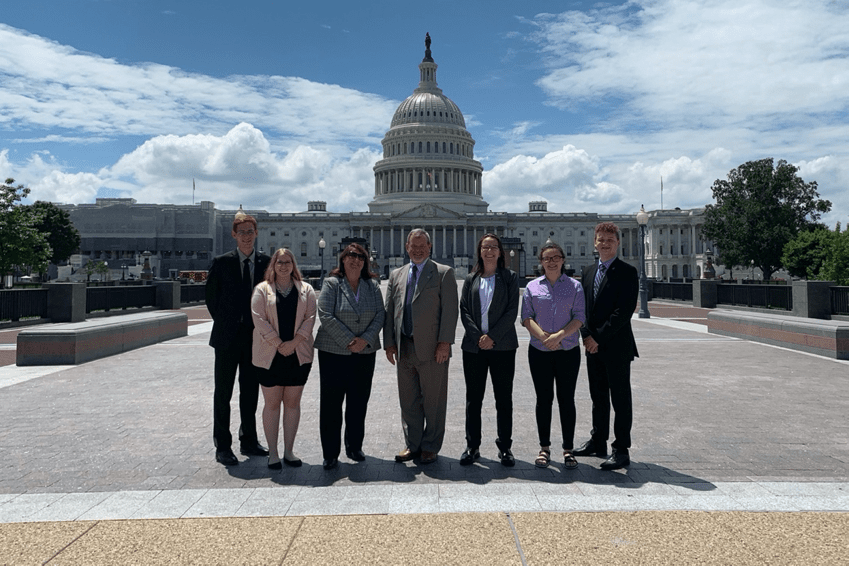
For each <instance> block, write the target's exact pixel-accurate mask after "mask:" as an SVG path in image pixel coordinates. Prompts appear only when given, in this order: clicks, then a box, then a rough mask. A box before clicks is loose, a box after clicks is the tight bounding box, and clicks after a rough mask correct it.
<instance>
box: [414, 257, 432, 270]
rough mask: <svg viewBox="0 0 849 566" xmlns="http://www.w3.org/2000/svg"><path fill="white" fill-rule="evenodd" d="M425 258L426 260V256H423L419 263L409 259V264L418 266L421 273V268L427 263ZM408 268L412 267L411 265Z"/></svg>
mask: <svg viewBox="0 0 849 566" xmlns="http://www.w3.org/2000/svg"><path fill="white" fill-rule="evenodd" d="M427 260H428V258H425V260H424V261H423V262H421V263H416V262H414V261H413V260H410V265H415V266H416V267H418V268H419V273H421V272H422V269H423V268H424V265H425V264H426V263H427ZM410 269H411V270H412V269H413V268H412V267H411V268H410Z"/></svg>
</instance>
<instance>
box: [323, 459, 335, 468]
mask: <svg viewBox="0 0 849 566" xmlns="http://www.w3.org/2000/svg"><path fill="white" fill-rule="evenodd" d="M338 465H339V458H325V459H324V462H323V463H322V464H321V466H322V467H323V468H324V469H325V470H332V469H333V468H335V467H336V466H338Z"/></svg>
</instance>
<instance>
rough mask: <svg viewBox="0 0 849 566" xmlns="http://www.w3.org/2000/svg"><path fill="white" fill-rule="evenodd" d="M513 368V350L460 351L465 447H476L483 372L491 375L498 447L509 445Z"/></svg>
mask: <svg viewBox="0 0 849 566" xmlns="http://www.w3.org/2000/svg"><path fill="white" fill-rule="evenodd" d="M515 370H516V350H480V351H479V352H478V353H472V352H466V351H465V350H464V351H463V376H464V377H465V379H466V446H468V447H469V448H480V445H481V410H482V408H483V397H484V394H485V393H486V375H487V372H489V374H490V375H491V376H492V393H493V395H494V396H495V418H496V428H497V432H498V438H496V439H495V444H496V446H498V449H499V450H509V449H510V447H511V446H512V445H513V438H512V436H513V374H514V373H515Z"/></svg>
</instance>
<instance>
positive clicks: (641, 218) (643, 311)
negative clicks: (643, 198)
mask: <svg viewBox="0 0 849 566" xmlns="http://www.w3.org/2000/svg"><path fill="white" fill-rule="evenodd" d="M648 223H649V215H648V214H646V209H645V207H644V206H643V205H640V211H639V212H638V213H637V224H639V225H640V312H639V313H638V316H639V317H640V318H651V313H649V289H648V282H647V281H646V225H647V224H648Z"/></svg>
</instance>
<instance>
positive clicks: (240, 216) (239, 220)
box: [233, 212, 258, 232]
mask: <svg viewBox="0 0 849 566" xmlns="http://www.w3.org/2000/svg"><path fill="white" fill-rule="evenodd" d="M245 222H250V223H251V224H253V226H254V232H256V231H257V230H258V228H257V223H256V218H254V217H253V216H251V215H250V214H245V213H244V212H237V213H236V216H235V217H234V218H233V232H235V231H236V227H237V226H238V225H239V224H244V223H245Z"/></svg>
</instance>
